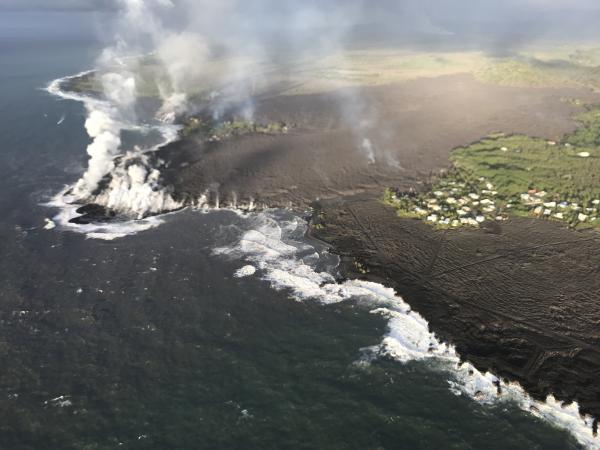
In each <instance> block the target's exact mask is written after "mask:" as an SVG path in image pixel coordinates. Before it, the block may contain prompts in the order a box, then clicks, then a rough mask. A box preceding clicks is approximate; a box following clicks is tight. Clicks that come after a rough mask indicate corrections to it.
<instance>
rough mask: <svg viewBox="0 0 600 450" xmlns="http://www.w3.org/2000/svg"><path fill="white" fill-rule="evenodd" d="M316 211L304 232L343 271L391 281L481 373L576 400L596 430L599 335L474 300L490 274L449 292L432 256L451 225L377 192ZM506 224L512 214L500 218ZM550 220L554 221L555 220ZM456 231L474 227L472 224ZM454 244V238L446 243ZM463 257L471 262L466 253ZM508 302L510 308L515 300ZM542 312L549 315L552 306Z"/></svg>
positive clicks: (539, 396) (532, 391)
mask: <svg viewBox="0 0 600 450" xmlns="http://www.w3.org/2000/svg"><path fill="white" fill-rule="evenodd" d="M314 218H315V219H316V220H315V222H316V223H315V222H313V223H312V224H311V227H310V229H309V232H308V233H309V236H310V237H311V238H314V239H318V240H319V241H321V242H324V243H325V244H327V245H328V246H329V247H330V248H331V251H332V252H333V253H335V254H337V255H338V256H339V257H340V259H341V264H340V273H341V275H342V277H343V278H344V279H358V280H365V281H371V282H376V283H380V284H382V285H384V286H386V287H391V288H393V289H394V290H395V291H396V292H397V293H398V295H400V296H402V297H403V298H404V299H405V300H406V302H407V303H408V304H409V305H411V307H412V308H413V309H414V310H415V311H416V312H418V313H419V314H421V315H422V316H423V317H424V318H425V319H426V320H427V321H428V322H429V323H430V325H431V328H432V331H433V332H435V334H436V336H438V337H439V338H440V339H441V340H442V341H443V342H447V343H449V344H451V345H454V346H455V347H456V349H457V352H458V354H459V355H460V357H461V358H462V359H463V360H465V361H469V362H470V363H471V364H473V365H474V367H475V368H477V369H478V370H479V371H481V372H483V373H485V372H488V371H490V372H492V373H494V374H496V375H497V376H498V377H500V378H501V379H502V380H505V381H513V382H518V383H519V384H520V385H521V386H523V389H524V390H525V391H526V392H527V393H528V394H529V395H531V396H532V397H533V398H535V399H536V400H538V401H542V402H543V401H545V400H546V398H547V397H548V395H554V396H555V397H556V398H557V399H558V400H560V401H564V402H565V405H566V404H570V403H571V402H573V401H577V402H578V404H579V408H580V413H581V414H582V415H589V416H591V417H593V418H594V423H593V425H592V426H593V431H594V433H596V432H597V426H598V417H600V402H599V401H598V399H599V398H600V390H599V389H598V388H596V389H594V380H595V374H596V373H597V371H598V369H600V351H598V349H597V346H596V342H597V341H595V342H592V341H586V340H581V339H579V338H578V337H574V336H571V335H569V333H568V331H566V330H561V329H560V328H557V329H554V330H552V331H548V330H543V329H542V328H540V325H539V324H538V323H535V321H533V320H531V321H530V320H528V318H527V317H518V316H517V315H516V314H510V313H505V312H504V310H505V309H506V308H494V306H493V303H494V301H495V300H497V299H496V298H494V299H493V300H492V301H488V302H487V303H486V304H478V303H477V302H476V301H473V298H474V297H476V296H474V295H472V294H469V293H468V292H465V291H466V290H467V289H472V290H478V291H477V293H478V294H481V293H483V292H486V291H487V292H488V293H489V292H490V291H493V290H494V289H495V288H500V286H499V283H498V279H494V277H493V276H490V277H488V278H487V279H486V280H485V281H484V283H482V284H485V285H486V286H485V289H483V288H482V286H476V287H473V286H469V287H468V288H466V289H465V290H464V291H463V292H460V289H458V290H455V291H454V292H451V289H449V288H448V284H451V283H452V282H448V281H447V280H445V281H444V282H438V281H436V280H435V275H436V263H435V262H434V261H432V259H438V258H440V257H444V258H445V256H442V253H443V252H444V250H443V249H442V248H441V247H442V245H440V242H441V241H442V239H441V235H447V234H448V233H445V232H439V231H437V232H436V231H434V230H428V229H427V225H424V224H421V223H419V222H418V221H416V220H410V219H400V218H398V217H396V215H395V212H394V210H393V209H392V208H390V207H387V206H384V205H383V204H382V203H381V202H380V201H379V200H378V199H375V198H372V197H366V196H363V197H359V198H350V199H348V198H346V199H337V200H334V201H325V202H322V203H320V204H319V203H318V204H316V205H315V214H314ZM516 222H519V220H517V221H516ZM523 222H524V223H518V224H517V227H521V226H523V227H528V226H530V225H531V224H530V223H525V222H530V221H523ZM511 224H512V221H511V222H510V223H509V224H508V225H505V226H511ZM547 225H549V226H550V227H554V228H558V227H556V226H555V224H547ZM555 231H556V230H555ZM561 231H562V230H561ZM567 231H570V230H567ZM480 232H481V236H483V237H484V239H483V240H482V239H480V240H479V241H480V242H477V243H476V245H475V247H476V246H477V245H479V246H481V245H480V244H482V241H485V237H487V236H497V235H490V234H486V233H485V232H484V231H482V230H480ZM454 233H455V234H456V235H457V236H458V235H465V234H468V235H470V237H473V235H474V233H473V231H470V230H467V231H458V232H454ZM559 234H560V231H559ZM481 236H480V237H481ZM529 237H531V236H529ZM395 238H398V239H399V240H400V241H402V243H401V245H395V244H394V242H393V241H394V240H397V239H395ZM574 238H575V236H574ZM450 240H451V239H450ZM579 241H580V242H578V243H579V244H580V245H585V246H588V245H590V243H591V242H592V241H593V243H594V244H595V245H596V246H597V247H598V248H600V236H594V237H593V238H592V239H589V238H584V239H580V240H579ZM431 244H433V245H431ZM453 245H455V243H452V242H451V243H450V245H449V246H450V247H452V246H453ZM403 246H404V248H402V247H403ZM435 247H438V248H435ZM382 248H383V249H385V250H381V249H382ZM478 250H479V249H478ZM525 251H527V250H525ZM411 252H413V253H412V254H411ZM427 252H429V254H426V253H427ZM402 254H403V255H404V256H402ZM396 258H397V259H396ZM480 259H481V260H490V257H489V256H487V257H486V255H481V256H480ZM501 259H502V258H498V260H501ZM459 260H460V258H459ZM462 260H463V262H467V261H468V262H471V258H470V257H468V258H465V257H464V255H463V256H462ZM511 264H512V262H511ZM432 275H434V276H433V277H432ZM438 276H439V274H438ZM442 276H443V275H442ZM573 283H574V282H573ZM468 284H470V283H468ZM534 284H535V283H534ZM529 287H530V286H529ZM588 290H589V291H593V289H591V288H589V289H588ZM523 294H524V295H527V293H526V292H523ZM511 300H512V301H513V302H514V301H517V302H518V301H520V298H514V297H513V298H511V297H510V296H508V297H507V298H505V301H506V302H508V303H511ZM508 306H509V308H508V310H510V307H511V306H514V305H508ZM546 313H547V314H549V315H550V314H551V311H546ZM549 319H550V322H551V321H552V318H551V317H550V318H549ZM576 322H578V320H576ZM573 325H574V326H577V323H575V324H573ZM577 369H579V370H577Z"/></svg>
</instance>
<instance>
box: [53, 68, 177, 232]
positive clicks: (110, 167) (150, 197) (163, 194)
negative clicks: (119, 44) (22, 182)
mask: <svg viewBox="0 0 600 450" xmlns="http://www.w3.org/2000/svg"><path fill="white" fill-rule="evenodd" d="M90 73H92V71H87V72H82V73H79V74H76V75H73V76H69V77H65V78H60V79H57V80H54V81H52V82H51V83H50V84H49V85H48V87H47V91H48V92H49V93H51V94H53V95H56V96H58V97H61V98H63V99H67V100H73V101H79V102H82V103H83V104H84V105H85V108H86V110H87V111H88V118H87V120H86V124H85V125H86V130H87V132H88V134H89V135H90V137H91V138H92V140H93V141H92V143H91V144H90V145H89V146H88V149H87V152H88V154H89V155H90V160H89V164H88V169H87V170H86V171H85V173H84V174H83V175H82V177H81V178H80V179H79V181H77V183H76V184H75V185H74V186H70V187H68V188H67V189H65V190H63V191H62V192H60V193H59V194H57V196H56V197H55V198H54V199H53V200H52V201H51V202H50V203H48V205H49V206H54V207H58V208H61V212H60V213H59V214H58V215H57V217H56V219H57V220H56V222H57V223H58V224H60V225H61V226H62V227H63V228H67V229H69V230H72V231H77V232H82V233H85V234H86V235H87V236H88V237H93V238H100V239H115V238H118V237H123V236H126V235H129V234H132V233H136V232H138V231H143V230H147V229H149V228H153V227H155V226H157V225H158V224H160V223H161V220H160V219H158V218H146V217H147V216H148V215H152V214H158V213H163V212H168V211H174V210H177V209H180V208H182V206H183V204H182V203H181V202H178V201H176V200H175V199H174V198H173V197H172V196H171V194H170V193H169V192H168V191H167V190H166V189H165V188H164V187H163V186H161V185H160V183H159V179H160V172H159V171H158V170H157V169H156V168H154V167H152V166H151V163H150V158H149V157H148V153H149V152H151V151H154V150H157V149H158V148H159V147H160V146H162V145H166V144H168V143H169V142H172V141H174V140H175V139H177V136H178V131H179V127H178V126H176V125H173V124H170V123H166V122H161V123H157V124H156V125H154V126H144V127H142V126H140V125H139V124H138V123H136V122H135V121H131V120H130V119H129V118H128V117H127V114H123V112H122V109H123V108H122V107H121V106H122V105H120V107H117V106H116V105H114V104H113V103H111V101H110V98H108V99H100V98H96V97H94V96H92V95H84V94H80V93H76V92H71V91H65V90H63V89H62V85H63V84H64V83H66V82H68V81H70V80H72V79H74V78H78V77H81V76H86V75H89V74H90ZM116 76H117V74H107V75H106V76H104V77H103V79H104V82H105V83H109V84H110V85H111V86H113V85H115V86H121V87H119V88H118V89H117V91H118V92H117V94H118V97H119V98H120V99H121V102H122V101H123V100H122V99H123V98H125V99H129V100H127V105H125V106H126V107H127V108H129V109H130V108H131V107H132V104H133V102H134V99H135V95H134V89H135V86H134V84H133V82H132V81H131V80H130V79H115V77H116ZM110 91H115V89H110ZM148 128H152V129H156V130H158V131H159V132H160V133H161V135H162V138H163V139H162V141H161V142H160V143H159V144H158V145H155V146H154V147H152V148H147V149H141V148H138V147H136V148H134V149H132V150H130V151H128V152H127V153H126V154H124V155H123V154H121V148H120V146H121V138H120V134H121V131H123V130H142V129H148ZM117 157H118V158H117ZM107 174H110V181H109V183H108V185H107V186H106V187H105V188H103V189H102V190H101V192H100V193H96V192H95V191H96V188H97V186H98V183H99V182H100V181H101V180H102V179H103V178H104V176H106V175H107ZM86 203H95V204H98V205H102V206H104V207H106V208H108V209H110V210H111V211H114V212H116V213H119V214H121V215H123V216H125V217H128V218H130V219H132V220H128V221H125V222H120V223H113V224H89V225H75V224H71V223H69V222H68V221H69V220H70V219H72V218H74V217H77V214H76V212H75V211H76V209H77V208H78V207H79V206H81V205H82V204H86ZM142 219H143V220H142Z"/></svg>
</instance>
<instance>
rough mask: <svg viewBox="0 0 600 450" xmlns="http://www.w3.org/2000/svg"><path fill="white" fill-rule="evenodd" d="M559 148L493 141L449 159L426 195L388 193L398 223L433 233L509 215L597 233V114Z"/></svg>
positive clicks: (511, 139)
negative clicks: (423, 225) (424, 225)
mask: <svg viewBox="0 0 600 450" xmlns="http://www.w3.org/2000/svg"><path fill="white" fill-rule="evenodd" d="M580 120H581V123H582V127H581V128H580V129H578V130H577V131H575V132H574V133H572V134H569V135H566V136H565V137H564V139H563V140H562V141H561V142H558V143H557V142H548V141H545V140H542V139H538V138H531V137H527V136H504V135H501V134H496V135H494V136H492V137H488V138H486V139H483V140H481V141H480V142H477V143H475V144H473V145H470V146H468V147H463V148H458V149H456V150H455V151H454V152H453V154H452V157H451V159H452V162H453V168H452V169H451V170H450V171H448V172H446V173H444V174H443V175H441V176H440V177H439V178H438V180H437V181H436V182H435V183H434V185H433V186H432V188H431V190H430V192H427V193H422V194H417V193H414V192H398V191H393V190H388V191H387V192H386V193H385V196H384V201H385V202H386V203H388V204H391V205H393V206H394V207H396V208H397V210H398V214H399V215H400V216H401V217H405V218H421V219H423V220H426V221H427V222H429V223H431V224H433V225H435V226H436V227H440V228H456V227H460V226H475V227H477V226H480V224H482V223H484V222H486V221H491V220H495V221H501V220H506V219H507V218H508V217H509V216H511V215H517V216H527V217H539V218H547V219H551V220H559V221H563V222H565V223H568V224H569V225H570V226H572V227H577V228H584V227H594V228H600V109H591V110H589V111H588V112H586V113H585V114H583V115H582V116H581V117H580Z"/></svg>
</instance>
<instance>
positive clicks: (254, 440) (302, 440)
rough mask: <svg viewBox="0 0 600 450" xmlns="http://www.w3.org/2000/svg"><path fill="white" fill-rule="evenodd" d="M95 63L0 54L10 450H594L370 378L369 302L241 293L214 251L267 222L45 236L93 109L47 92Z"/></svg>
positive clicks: (2, 307)
mask: <svg viewBox="0 0 600 450" xmlns="http://www.w3.org/2000/svg"><path fill="white" fill-rule="evenodd" d="M79 19H80V17H79V16H78V17H77V18H73V20H79ZM19 20H22V21H24V22H23V23H24V24H26V23H27V22H26V21H27V20H30V19H29V18H27V17H26V16H21V17H20V18H19ZM62 20H63V24H64V26H65V27H69V26H70V22H69V20H70V19H68V17H67V18H65V17H63V18H62ZM97 51H98V45H97V44H95V43H94V42H91V41H89V40H87V39H83V38H82V37H81V36H64V35H63V36H57V34H56V32H55V31H53V32H52V33H50V32H48V33H47V34H43V35H42V34H37V35H36V37H35V38H33V37H32V36H29V35H27V33H16V32H15V33H13V34H12V35H11V34H10V33H5V34H3V35H2V36H1V37H0V92H1V94H0V98H2V102H1V104H0V136H1V137H2V141H1V147H0V160H1V161H0V175H1V176H0V206H1V211H2V219H0V230H1V233H2V238H1V240H0V242H1V243H0V246H1V251H0V273H1V274H2V287H1V288H0V367H2V369H1V370H0V448H6V449H11V450H13V449H14V450H20V449H36V450H38V449H58V448H60V449H65V450H67V449H84V448H85V449H112V448H117V447H119V446H120V447H119V448H131V449H134V448H140V449H141V448H143V449H199V448H201V449H204V448H206V449H221V448H222V449H229V448H240V449H269V448H273V449H279V448H298V449H300V448H302V449H313V448H319V449H327V448H332V449H333V448H335V449H351V448H357V449H369V448H373V449H375V448H388V449H411V450H414V449H437V448H457V449H459V448H460V449H481V448H486V449H523V448H539V449H575V448H579V447H578V446H577V444H576V442H575V440H574V438H572V437H571V436H570V435H569V434H568V433H566V432H565V431H561V430H558V429H555V428H553V427H552V426H550V425H549V424H547V423H545V422H543V421H541V420H539V419H536V418H535V417H534V416H532V415H530V414H527V413H525V412H523V411H521V410H520V409H519V408H518V407H517V406H516V405H514V404H512V403H510V402H508V403H506V402H501V403H497V404H493V405H481V404H479V403H477V402H475V401H473V400H472V399H471V398H469V397H468V396H466V395H457V394H456V393H453V392H452V390H451V389H450V385H449V375H448V373H447V372H445V371H443V370H440V369H439V367H438V365H437V363H436V362H435V361H412V362H408V363H406V364H402V363H400V362H397V361H394V360H391V359H390V360H387V359H376V360H373V361H371V362H366V361H365V360H364V357H365V353H366V351H365V350H364V349H366V348H368V347H371V346H375V345H378V344H379V343H380V342H381V340H382V337H383V336H384V335H385V334H386V332H387V329H386V327H387V320H386V319H384V318H383V317H381V316H378V315H374V314H370V308H369V306H368V305H364V304H363V303H362V302H358V301H346V302H342V303H338V304H333V305H322V304H321V303H319V302H318V301H311V300H306V301H302V302H300V301H296V300H294V299H292V298H290V293H289V292H287V291H285V290H283V291H278V290H274V289H272V288H271V284H270V283H269V282H267V281H263V280H261V273H260V271H259V272H257V274H256V275H255V276H251V277H246V278H235V277H234V276H233V274H234V273H235V271H236V270H238V269H240V268H241V267H243V266H244V265H246V261H244V260H242V259H236V258H235V257H234V258H225V257H223V256H219V255H215V254H214V249H215V248H217V247H223V246H234V245H236V243H237V241H238V240H239V237H240V236H241V235H242V234H243V233H244V232H246V231H248V230H249V227H250V226H252V225H253V224H255V223H256V221H252V220H247V219H244V218H242V217H240V216H238V215H236V214H234V213H232V212H227V211H219V212H212V213H199V212H194V211H184V212H182V213H179V214H176V215H172V216H169V217H167V218H166V219H165V223H164V224H163V225H161V226H160V227H158V228H156V229H153V230H149V231H146V232H142V233H139V234H137V235H134V236H129V237H125V238H122V239H117V240H114V241H109V242H107V241H101V240H93V239H86V237H85V235H83V234H76V233H71V232H65V231H60V230H45V229H43V226H44V225H45V222H44V219H45V218H50V217H52V216H53V215H54V214H55V213H56V211H55V210H52V209H51V208H48V207H46V206H43V203H45V202H47V201H48V200H49V199H50V198H51V197H52V196H53V195H55V194H56V193H57V192H59V191H60V190H61V189H62V188H63V187H64V185H66V184H72V183H74V182H75V181H76V180H77V179H78V178H79V177H80V175H81V174H82V172H83V171H84V170H85V163H86V156H85V147H86V145H87V144H88V138H87V136H86V134H85V130H84V128H83V124H84V120H85V111H84V109H83V107H82V105H81V104H80V103H77V102H72V101H64V100H60V99H58V98H56V97H52V96H50V95H49V94H48V93H47V92H45V91H44V90H42V88H43V87H45V86H46V85H47V84H48V82H50V81H51V80H53V79H55V78H58V77H62V76H65V75H69V74H72V73H76V72H79V71H81V70H85V69H89V68H90V67H91V64H92V62H93V60H94V59H95V57H96V56H97ZM59 122H61V123H60V124H58V123H59ZM275 218H276V219H277V220H284V219H288V220H293V218H292V217H290V214H289V213H281V215H276V216H275ZM296 238H297V239H299V240H300V241H301V242H302V243H304V244H310V245H312V246H315V248H316V249H317V250H318V251H319V252H321V253H322V252H323V249H322V248H320V247H319V246H318V244H316V243H314V242H313V243H310V242H307V241H305V240H303V238H301V237H298V236H296ZM325 266H326V267H328V268H329V269H332V267H331V266H328V265H327V264H325ZM455 391H456V390H455Z"/></svg>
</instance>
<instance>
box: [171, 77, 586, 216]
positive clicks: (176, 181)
mask: <svg viewBox="0 0 600 450" xmlns="http://www.w3.org/2000/svg"><path fill="white" fill-rule="evenodd" d="M565 98H582V99H585V100H592V99H594V98H596V97H594V96H593V95H592V94H591V93H589V92H587V91H584V90H575V89H544V88H512V87H501V86H494V85H486V84H482V83H479V82H477V81H476V80H475V79H474V78H473V77H472V76H470V75H452V76H443V77H439V78H431V79H420V80H416V81H409V82H405V83H400V84H397V85H392V86H386V87H372V88H366V89H364V90H362V91H361V92H359V91H357V90H342V91H338V92H335V93H330V94H315V95H301V96H280V97H275V98H271V99H265V100H262V101H260V102H258V104H257V111H256V118H257V120H258V121H262V122H269V121H282V120H283V121H285V122H286V123H288V124H293V125H295V126H294V127H293V128H292V130H291V131H290V132H289V133H288V134H287V135H276V136H275V135H273V136H270V135H246V136H242V137H239V138H235V139H231V140H228V141H225V142H220V143H201V142H198V141H197V140H194V139H188V140H184V141H181V142H177V143H174V144H172V145H170V146H168V147H166V148H165V149H163V150H162V151H161V152H160V157H161V158H163V159H165V160H167V161H170V162H171V163H170V168H169V169H167V170H163V173H164V176H165V179H166V182H167V183H168V184H170V185H172V186H173V188H174V190H175V192H176V195H178V196H179V197H180V198H185V199H188V200H190V201H193V200H194V199H196V198H198V197H199V196H201V195H202V194H203V193H204V192H205V191H206V190H210V191H211V192H212V195H211V198H212V200H213V202H214V201H215V199H216V196H217V192H218V195H219V197H220V200H221V203H222V204H223V203H232V202H233V200H234V199H235V198H237V199H238V202H242V203H244V202H247V201H249V200H250V199H254V200H256V201H257V202H258V203H260V204H265V205H268V206H294V207H304V206H307V205H309V204H310V203H311V202H312V201H314V200H315V199H317V198H329V197H336V196H339V195H343V194H350V193H358V192H381V190H382V188H383V187H386V186H391V185H394V186H399V185H414V184H415V183H418V182H422V181H423V180H424V179H426V178H427V177H428V176H429V175H430V174H431V173H435V172H438V171H439V170H440V169H443V168H445V167H447V166H448V156H449V153H450V151H451V150H452V149H453V148H455V147H457V146H461V145H465V144H469V143H471V142H473V141H476V140H478V139H480V138H481V137H483V136H485V135H488V134H490V133H494V132H498V131H502V132H505V133H524V134H528V135H532V136H539V137H544V138H548V139H558V138H560V137H561V136H562V135H563V134H564V133H566V132H568V131H571V130H573V129H574V128H575V126H576V123H575V121H574V120H573V115H574V114H575V113H576V112H577V111H578V109H577V108H574V107H573V106H571V105H570V104H569V103H568V102H565V101H564V99H565ZM365 138H368V139H370V140H371V142H372V144H373V149H374V154H375V163H374V164H369V158H368V155H367V152H366V151H365V149H364V148H363V145H362V144H363V140H364V139H365Z"/></svg>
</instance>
